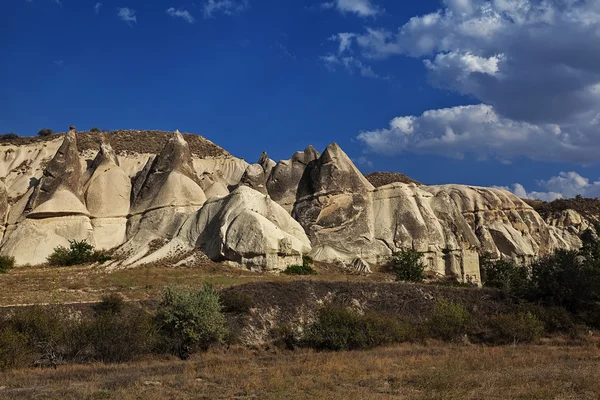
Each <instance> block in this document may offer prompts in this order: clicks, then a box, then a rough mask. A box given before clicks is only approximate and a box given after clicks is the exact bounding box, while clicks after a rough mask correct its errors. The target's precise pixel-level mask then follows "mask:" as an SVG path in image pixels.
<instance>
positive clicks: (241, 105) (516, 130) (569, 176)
mask: <svg viewBox="0 0 600 400" xmlns="http://www.w3.org/2000/svg"><path fill="white" fill-rule="evenodd" d="M97 4H100V5H99V6H97ZM2 8H3V10H2V13H0V54H2V60H3V61H2V62H1V63H0V77H1V78H0V79H1V83H2V84H1V85H0V87H1V88H2V90H1V91H0V132H1V133H8V132H17V133H19V134H21V135H33V134H35V133H36V132H37V131H38V130H39V129H40V128H42V127H50V128H52V129H54V130H55V131H63V130H65V129H66V127H68V126H69V125H72V124H73V125H76V126H77V128H78V129H89V128H91V127H93V126H97V127H100V128H103V129H110V130H114V129H120V128H122V129H164V130H174V129H179V130H181V131H187V132H194V133H199V134H201V135H203V136H205V137H207V138H209V139H210V140H212V141H214V142H215V143H217V144H219V145H221V146H222V147H224V148H225V149H227V150H228V151H230V152H231V153H232V154H234V155H236V156H238V157H244V158H245V159H246V160H248V161H255V160H257V159H258V157H259V156H260V153H261V152H262V151H263V150H267V151H268V153H269V155H270V156H271V158H273V159H275V160H279V159H282V158H289V157H290V156H291V155H292V153H293V152H294V151H296V150H301V149H303V148H304V147H306V145H308V144H313V145H314V146H315V147H317V148H318V149H319V150H323V148H324V147H325V146H326V145H327V144H329V143H331V142H334V141H335V142H338V143H339V144H340V145H341V146H342V148H343V149H344V150H345V151H346V152H347V153H348V154H349V155H350V156H351V157H352V158H353V159H354V160H355V161H356V163H357V165H358V166H359V167H360V168H361V170H363V172H371V171H376V170H377V171H398V172H403V173H406V174H408V175H409V176H411V177H413V178H415V179H418V180H421V181H423V182H425V183H430V184H439V183H467V184H475V185H486V186H490V185H498V186H505V187H507V188H508V189H509V190H513V191H514V192H515V193H517V194H518V195H520V196H528V197H537V198H543V199H552V198H556V197H559V196H565V197H569V196H574V195H575V194H578V193H582V194H584V195H587V196H592V197H597V196H600V183H598V182H596V181H597V180H598V177H599V176H600V168H599V166H598V162H597V161H598V160H599V159H600V157H599V156H598V154H600V113H599V112H600V55H599V54H600V44H599V43H600V37H599V36H600V17H599V16H600V6H599V2H598V1H583V0H577V1H567V0H547V1H543V2H539V1H528V0H494V1H483V0H444V1H418V2H412V1H411V2H408V1H385V0H332V1H326V0H320V1H319V0H317V1H293V0H290V1H280V0H262V1H261V0H247V1H244V0H195V1H194V2H190V1H179V2H172V1H169V0H164V1H162V0H161V1H153V2H148V1H139V0H137V1H136V0H119V1H112V0H105V1H100V2H98V1H87V0H77V1H75V0H60V1H57V0H32V1H28V0H10V1H5V2H4V4H2ZM557 32H560V34H559V33H557ZM390 121H393V122H392V123H390ZM596 125H597V126H596ZM515 184H517V186H515Z"/></svg>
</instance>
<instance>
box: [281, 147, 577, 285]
mask: <svg viewBox="0 0 600 400" xmlns="http://www.w3.org/2000/svg"><path fill="white" fill-rule="evenodd" d="M298 193H299V195H298V200H297V201H296V203H295V206H294V211H293V215H294V217H295V218H296V219H297V220H298V221H299V222H300V223H301V224H302V226H303V227H304V228H305V230H306V231H307V234H308V236H309V238H310V239H311V242H312V246H313V251H312V253H311V256H313V258H314V259H315V260H319V261H334V260H336V259H341V260H343V261H345V262H350V261H351V260H353V259H355V258H356V257H360V258H362V259H364V260H366V261H367V262H370V263H375V264H380V263H382V262H384V261H385V260H386V258H387V257H388V256H389V255H391V254H392V253H393V252H394V251H398V250H400V249H406V248H412V249H416V250H418V251H421V252H423V253H424V254H425V255H424V258H425V260H424V261H425V262H426V265H427V266H428V267H429V269H430V270H432V271H434V272H436V273H438V274H439V275H452V276H456V277H458V278H459V279H460V280H463V281H466V280H477V281H478V280H479V279H480V277H479V262H478V252H480V251H489V252H492V253H494V254H496V255H497V256H501V255H502V256H507V257H511V258H515V259H518V260H521V261H528V260H530V259H531V258H533V257H537V256H539V255H543V254H548V253H549V252H551V251H554V250H555V249H557V248H568V247H569V243H568V241H566V240H564V239H561V238H560V237H558V236H557V235H556V234H554V233H553V231H552V229H550V228H549V227H548V226H547V225H546V224H545V223H544V221H543V220H542V219H541V218H540V217H539V215H537V214H536V213H535V212H534V211H533V210H532V209H531V207H529V206H527V205H526V204H525V203H524V202H522V201H521V200H520V199H518V198H517V197H516V196H514V195H513V194H511V193H509V192H507V191H503V190H499V189H488V188H476V187H469V186H461V185H445V186H421V185H419V186H418V185H416V184H414V183H410V184H405V183H392V184H389V185H385V186H382V187H379V188H377V189H375V188H374V187H373V186H372V185H371V183H369V182H368V181H366V179H364V177H363V176H362V174H360V172H359V171H358V170H357V169H356V167H354V165H353V164H352V161H351V160H350V158H349V157H348V156H347V155H346V154H344V153H343V151H342V150H341V149H340V148H339V147H338V146H337V145H335V144H333V145H330V146H329V147H328V148H327V149H326V150H325V152H324V153H323V155H322V156H321V157H320V158H319V159H318V160H316V161H314V162H312V163H311V164H310V165H309V166H308V167H307V168H306V171H305V172H304V176H303V178H302V181H301V182H300V184H299V188H298Z"/></svg>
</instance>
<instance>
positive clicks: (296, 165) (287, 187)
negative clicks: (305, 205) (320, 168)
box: [267, 146, 319, 213]
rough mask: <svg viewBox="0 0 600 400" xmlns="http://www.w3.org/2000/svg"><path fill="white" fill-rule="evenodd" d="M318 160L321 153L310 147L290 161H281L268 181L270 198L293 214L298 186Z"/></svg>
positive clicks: (296, 154)
mask: <svg viewBox="0 0 600 400" xmlns="http://www.w3.org/2000/svg"><path fill="white" fill-rule="evenodd" d="M317 158H319V152H318V151H316V150H315V149H314V148H313V147H312V146H308V147H307V148H306V149H305V150H304V151H302V152H301V151H299V152H296V153H295V154H294V155H293V156H292V158H290V159H289V160H282V161H279V162H278V163H277V164H276V165H275V166H274V167H273V169H272V170H271V174H270V175H269V179H268V180H267V191H268V193H269V196H271V198H272V199H273V200H275V201H276V202H277V203H279V204H280V205H281V206H282V207H283V208H285V209H286V210H287V211H288V212H290V213H291V211H292V208H293V207H294V203H295V202H296V195H297V191H298V185H299V183H300V180H301V179H302V175H303V174H304V170H305V169H306V166H307V165H308V164H309V163H311V162H312V161H314V160H316V159H317Z"/></svg>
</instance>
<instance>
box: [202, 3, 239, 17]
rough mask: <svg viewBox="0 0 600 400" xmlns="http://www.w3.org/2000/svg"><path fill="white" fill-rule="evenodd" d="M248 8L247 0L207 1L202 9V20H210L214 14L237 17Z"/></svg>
mask: <svg viewBox="0 0 600 400" xmlns="http://www.w3.org/2000/svg"><path fill="white" fill-rule="evenodd" d="M248 7H249V3H248V0H207V2H206V3H204V7H203V8H204V18H212V17H214V14H216V13H223V14H225V15H237V14H239V13H241V12H242V11H244V10H246V9H247V8H248Z"/></svg>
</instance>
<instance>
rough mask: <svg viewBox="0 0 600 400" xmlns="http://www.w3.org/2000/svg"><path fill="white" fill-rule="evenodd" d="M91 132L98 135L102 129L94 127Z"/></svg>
mask: <svg viewBox="0 0 600 400" xmlns="http://www.w3.org/2000/svg"><path fill="white" fill-rule="evenodd" d="M90 132H94V133H98V132H100V129H98V128H97V127H93V128H92V129H90Z"/></svg>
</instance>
